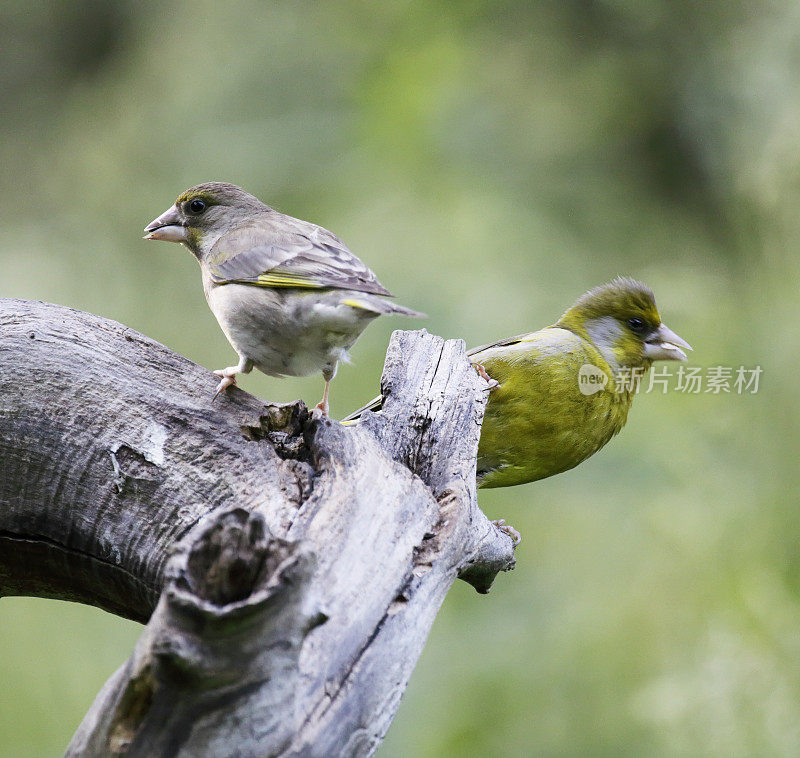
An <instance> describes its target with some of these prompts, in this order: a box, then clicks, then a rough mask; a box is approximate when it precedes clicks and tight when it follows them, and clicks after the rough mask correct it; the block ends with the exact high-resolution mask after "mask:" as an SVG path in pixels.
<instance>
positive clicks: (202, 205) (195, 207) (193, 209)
mask: <svg viewBox="0 0 800 758" xmlns="http://www.w3.org/2000/svg"><path fill="white" fill-rule="evenodd" d="M205 209H206V201H205V200H201V199H200V198H199V197H196V198H195V199H194V200H192V201H191V202H190V203H189V212H190V213H196V214H197V215H200V214H201V213H202V212H203V211H204V210H205Z"/></svg>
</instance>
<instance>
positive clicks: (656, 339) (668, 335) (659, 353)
mask: <svg viewBox="0 0 800 758" xmlns="http://www.w3.org/2000/svg"><path fill="white" fill-rule="evenodd" d="M681 348H683V350H691V349H692V346H691V345H690V344H689V343H688V342H687V341H686V340H684V339H681V338H680V337H679V336H678V335H677V334H675V332H673V331H672V329H670V328H669V327H668V326H667V325H666V324H661V326H659V327H658V329H656V331H655V332H653V333H652V334H651V335H650V336H649V337H648V338H647V339H646V340H645V343H644V357H645V358H649V359H650V360H651V361H686V360H688V358H687V357H686V353H684V352H683V350H681Z"/></svg>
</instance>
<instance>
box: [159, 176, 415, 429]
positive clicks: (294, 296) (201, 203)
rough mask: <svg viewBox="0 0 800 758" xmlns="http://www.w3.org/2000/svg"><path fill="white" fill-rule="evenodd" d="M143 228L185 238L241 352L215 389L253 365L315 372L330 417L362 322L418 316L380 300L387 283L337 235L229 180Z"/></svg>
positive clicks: (189, 196)
mask: <svg viewBox="0 0 800 758" xmlns="http://www.w3.org/2000/svg"><path fill="white" fill-rule="evenodd" d="M145 232H146V233H147V234H146V235H145V237H144V239H147V240H165V241H167V242H179V243H181V244H183V245H185V246H186V247H187V248H188V249H189V251H190V252H191V253H192V254H193V255H194V256H195V258H197V261H198V262H199V264H200V270H201V272H202V279H203V291H204V292H205V296H206V300H207V302H208V305H209V307H210V308H211V311H212V312H213V314H214V316H215V317H216V319H217V321H218V322H219V325H220V327H221V328H222V331H223V332H224V333H225V336H226V337H227V338H228V342H230V343H231V346H232V347H233V349H234V350H235V351H236V353H237V354H238V356H239V362H238V363H237V365H235V366H229V367H228V368H224V369H220V370H218V371H215V372H214V373H215V374H216V375H217V376H219V377H220V382H219V385H218V387H217V393H216V394H217V395H218V394H219V393H220V392H222V391H223V390H225V389H226V388H227V387H229V386H231V385H232V384H236V375H237V374H240V373H241V374H247V373H249V372H250V371H251V370H252V369H253V367H255V368H257V369H259V370H260V371H263V372H264V373H265V374H269V375H270V376H287V375H288V376H305V375H308V374H312V373H314V372H316V371H321V372H322V376H323V378H324V380H325V389H324V392H323V396H322V400H321V401H320V403H319V404H318V405H317V408H318V409H319V410H320V411H321V412H322V413H323V414H324V415H327V414H328V391H329V386H330V382H331V380H332V379H333V377H334V375H335V374H336V368H337V366H338V364H339V362H340V361H342V360H347V357H348V355H347V351H348V350H349V349H350V348H351V347H352V345H353V343H354V342H355V341H356V339H358V337H359V335H360V334H361V332H362V331H363V330H364V329H365V328H366V326H367V325H368V324H369V323H370V322H371V321H372V320H373V319H375V318H377V317H378V316H380V315H383V314H397V315H402V316H413V317H421V316H423V315H424V314H421V313H418V312H416V311H413V310H411V309H410V308H404V307H403V306H400V305H395V304H393V303H390V302H388V301H386V300H384V299H383V298H384V297H391V294H390V293H389V291H388V290H387V289H386V288H385V287H384V286H383V285H382V284H381V283H380V282H379V281H378V279H377V278H376V276H375V274H374V273H373V272H372V271H371V270H370V269H369V268H368V267H367V266H365V265H364V263H362V262H361V261H360V260H359V259H358V258H356V256H355V255H353V254H352V253H351V252H350V250H348V249H347V246H346V245H345V244H344V243H343V242H342V241H341V240H340V239H339V238H338V237H336V236H335V235H334V234H333V233H331V232H329V231H328V230H327V229H323V228H322V227H321V226H317V225H316V224H312V223H309V222H308V221H301V220H300V219H296V218H292V217H291V216H287V215H285V214H283V213H280V212H278V211H276V210H274V209H273V208H270V207H269V206H268V205H265V204H264V203H262V202H261V201H260V200H259V199H258V198H256V197H254V196H253V195H251V194H249V193H248V192H245V191H244V190H243V189H241V188H240V187H237V186H236V185H234V184H228V183H225V182H207V183H205V184H198V185H197V186H195V187H192V188H191V189H188V190H186V191H185V192H184V193H183V194H181V195H180V196H179V197H178V199H177V200H176V201H175V203H174V205H173V206H172V207H171V208H169V209H168V210H167V211H165V212H164V213H162V214H161V215H160V216H159V217H158V218H157V219H155V220H154V221H152V222H151V223H150V224H148V225H147V227H145ZM215 396H216V395H215Z"/></svg>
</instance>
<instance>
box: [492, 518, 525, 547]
mask: <svg viewBox="0 0 800 758" xmlns="http://www.w3.org/2000/svg"><path fill="white" fill-rule="evenodd" d="M492 526H494V527H496V528H497V529H499V530H500V531H501V532H503V534H507V535H508V536H509V537H511V539H512V540H513V542H514V547H516V546H517V545H519V543H520V542H522V535H521V534H520V533H519V532H518V531H517V530H516V529H514V527H513V526H511V525H510V524H506V520H505V519H504V518H501V519H497V521H492Z"/></svg>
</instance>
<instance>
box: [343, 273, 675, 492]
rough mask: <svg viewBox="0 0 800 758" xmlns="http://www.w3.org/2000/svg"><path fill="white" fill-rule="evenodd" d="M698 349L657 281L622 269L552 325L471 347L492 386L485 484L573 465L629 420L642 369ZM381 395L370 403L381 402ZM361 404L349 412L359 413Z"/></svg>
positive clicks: (484, 432) (484, 441) (483, 453)
mask: <svg viewBox="0 0 800 758" xmlns="http://www.w3.org/2000/svg"><path fill="white" fill-rule="evenodd" d="M684 350H691V347H690V346H689V344H688V343H687V342H685V341H684V340H683V339H681V338H680V337H679V336H678V335H677V334H675V333H674V332H673V331H672V330H671V329H669V328H668V327H667V326H666V325H665V324H662V323H661V316H660V315H659V313H658V309H657V308H656V302H655V298H654V296H653V292H652V290H651V289H650V288H649V287H648V286H647V285H645V284H642V283H641V282H638V281H636V280H634V279H628V278H617V279H615V280H614V281H612V282H610V283H609V284H604V285H601V286H599V287H595V288H594V289H592V290H589V291H588V292H586V293H585V294H584V295H581V297H579V298H578V300H577V301H576V303H575V304H574V305H573V306H572V307H571V308H569V310H567V311H566V313H564V315H563V316H562V317H561V318H560V319H559V320H558V322H556V323H555V324H554V325H553V326H548V327H546V328H544V329H540V330H539V331H538V332H530V333H528V334H522V335H519V336H517V337H512V338H510V339H505V340H500V341H499V342H494V343H492V344H490V345H483V346H481V347H477V348H475V349H474V350H470V351H469V353H468V355H469V358H470V360H471V361H472V362H473V363H474V364H475V365H476V367H477V369H478V371H479V373H481V375H483V376H484V378H486V379H487V381H489V382H491V384H492V385H493V389H492V390H491V394H490V396H489V401H488V403H487V406H486V414H485V415H484V419H483V427H482V429H481V438H480V444H479V446H478V465H477V477H478V485H479V486H480V487H510V486H512V485H515V484H524V483H526V482H533V481H536V480H537V479H544V478H546V477H548V476H553V475H554V474H560V473H561V472H562V471H567V470H568V469H571V468H574V467H575V466H577V465H578V464H579V463H581V462H582V461H585V460H586V459H587V458H588V457H589V456H591V455H593V454H594V453H596V452H597V451H598V450H600V448H601V447H603V445H605V444H606V443H607V442H608V441H609V440H610V439H611V438H612V437H613V436H614V435H616V434H617V433H618V432H619V431H620V430H621V429H622V427H623V426H624V425H625V421H626V420H627V418H628V411H629V409H630V407H631V403H632V401H633V396H634V394H635V390H636V385H637V379H638V378H640V377H641V376H642V375H643V374H644V372H645V371H647V369H649V368H650V366H651V365H652V363H653V361H657V360H671V361H675V360H677V361H685V360H686V353H685V352H684ZM379 407H380V398H378V399H377V401H373V403H371V404H370V405H368V406H366V407H365V408H364V409H362V411H363V410H376V409H378V408H379ZM362 411H357V412H356V413H354V414H351V416H349V417H348V419H346V420H350V419H355V418H357V417H358V416H359V415H360V414H361V412H362Z"/></svg>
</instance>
